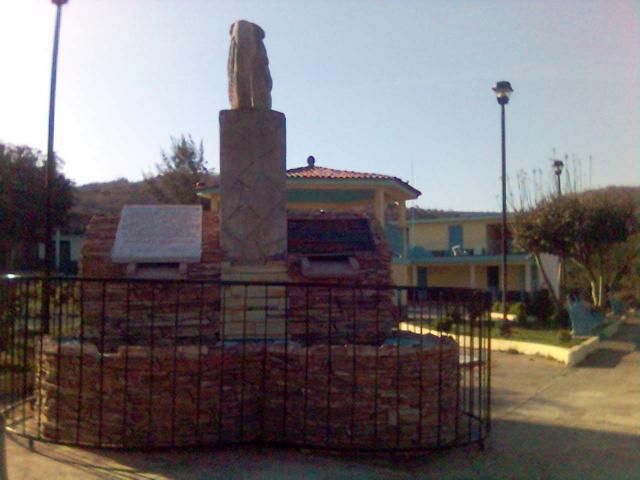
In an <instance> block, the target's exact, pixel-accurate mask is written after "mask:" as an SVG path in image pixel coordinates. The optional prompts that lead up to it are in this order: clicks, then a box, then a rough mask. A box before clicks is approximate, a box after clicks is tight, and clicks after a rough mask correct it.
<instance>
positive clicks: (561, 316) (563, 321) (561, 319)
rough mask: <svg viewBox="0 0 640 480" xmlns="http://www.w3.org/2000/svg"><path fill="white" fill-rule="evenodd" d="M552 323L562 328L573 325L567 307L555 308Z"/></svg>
mask: <svg viewBox="0 0 640 480" xmlns="http://www.w3.org/2000/svg"><path fill="white" fill-rule="evenodd" d="M552 323H553V324H554V325H557V326H559V327H560V328H569V327H570V326H571V319H570V318H569V312H567V309H566V308H561V309H560V310H558V309H557V308H556V309H554V312H553V317H552Z"/></svg>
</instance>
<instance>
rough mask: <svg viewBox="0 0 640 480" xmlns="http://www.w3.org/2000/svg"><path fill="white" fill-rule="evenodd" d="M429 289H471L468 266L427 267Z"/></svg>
mask: <svg viewBox="0 0 640 480" xmlns="http://www.w3.org/2000/svg"><path fill="white" fill-rule="evenodd" d="M428 287H455V288H469V267H468V266H466V265H465V266H458V265H456V266H441V265H437V266H429V267H427V288H428Z"/></svg>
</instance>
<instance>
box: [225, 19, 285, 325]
mask: <svg viewBox="0 0 640 480" xmlns="http://www.w3.org/2000/svg"><path fill="white" fill-rule="evenodd" d="M230 34H231V48H230V52H229V63H228V67H229V72H228V73H229V100H230V103H231V109H230V110H223V111H221V112H220V196H221V202H220V247H221V252H222V265H221V273H222V280H227V281H247V282H250V281H255V282H282V281H287V280H288V275H287V265H286V255H287V214H286V134H285V116H284V114H282V113H280V112H276V111H273V110H271V87H272V82H271V75H270V74H269V66H268V63H269V62H268V59H267V53H266V49H265V47H264V44H263V43H262V39H263V38H264V31H263V30H262V29H261V28H260V27H259V26H257V25H255V24H253V23H250V22H247V21H245V20H240V21H238V22H235V23H234V24H233V25H232V26H231V30H230ZM250 290H251V289H250ZM258 290H259V292H258ZM280 290H282V292H280ZM248 295H249V297H251V296H252V293H251V292H249V294H248ZM283 296H284V288H281V289H280V288H278V287H270V288H269V297H270V299H269V302H270V303H269V304H270V305H272V306H273V311H272V312H269V320H270V322H271V325H272V326H270V327H269V336H278V333H277V332H278V329H279V328H280V325H279V323H278V322H277V321H274V320H277V318H278V317H280V316H281V315H283V314H284V307H282V306H281V304H284V299H283V298H282V301H280V300H279V299H280V298H281V297H283ZM255 297H256V302H260V305H261V308H262V307H263V305H264V287H259V288H258V287H256V293H255ZM272 298H275V301H272ZM245 302H247V298H245V290H244V287H237V288H234V287H227V288H225V289H223V298H222V303H223V305H224V307H223V308H224V310H223V315H224V318H225V325H226V333H225V336H229V337H233V336H235V335H238V334H239V333H240V332H239V331H236V330H237V328H242V329H244V330H243V333H246V335H247V336H252V335H256V336H261V335H262V334H263V333H264V327H260V325H262V324H266V322H264V321H263V319H259V320H258V319H256V321H255V322H252V321H251V320H250V319H249V320H247V313H245V310H248V312H249V318H251V315H250V311H251V305H247V306H245V305H244V303H245ZM281 307H282V308H281ZM281 310H282V311H281ZM235 320H237V321H238V322H245V323H243V325H240V324H237V325H236V327H237V328H236V327H234V324H235ZM246 322H249V323H246ZM282 323H283V322H282ZM261 328H262V330H260V329H261Z"/></svg>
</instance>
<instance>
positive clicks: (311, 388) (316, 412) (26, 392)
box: [0, 277, 491, 451]
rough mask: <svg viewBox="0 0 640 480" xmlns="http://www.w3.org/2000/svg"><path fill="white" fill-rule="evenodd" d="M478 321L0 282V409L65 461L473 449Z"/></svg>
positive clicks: (322, 304)
mask: <svg viewBox="0 0 640 480" xmlns="http://www.w3.org/2000/svg"><path fill="white" fill-rule="evenodd" d="M45 288H48V289H49V294H50V295H49V296H50V303H49V308H48V315H49V318H48V319H46V318H43V312H45V313H46V311H47V309H46V308H43V298H44V297H45V296H44V295H43V291H44V289H45ZM489 309H490V298H489V297H488V295H487V294H486V293H481V292H476V291H471V290H464V289H461V290H452V289H448V290H447V291H446V292H444V291H442V292H437V291H429V292H428V294H427V295H421V296H420V297H419V299H416V296H415V295H412V294H411V290H410V289H409V288H403V287H393V286H377V285H374V286H370V285H328V284H285V283H282V284H280V283H239V282H220V281H215V282H214V281H174V280H171V281H169V280H134V279H88V278H52V279H50V280H44V279H42V278H37V277H12V278H10V277H3V278H1V279H0V405H1V407H2V413H3V414H4V415H5V416H6V418H7V425H8V426H7V428H8V429H10V430H11V431H13V432H15V433H17V434H19V435H23V436H25V437H27V438H29V439H32V440H39V441H54V442H59V443H66V444H72V445H88V446H100V447H116V448H127V447H128V448H157V447H180V446H193V445H227V444H237V443H241V444H242V443H259V444H270V445H292V446H302V447H308V448H316V447H317V448H323V449H329V450H360V451H416V450H424V449H429V448H436V447H445V446H452V445H462V444H469V443H474V442H480V443H482V442H483V440H484V439H485V438H486V436H487V434H488V432H489V430H490V412H491V399H490V378H491V367H490V336H489V333H490V328H489V326H490V321H489Z"/></svg>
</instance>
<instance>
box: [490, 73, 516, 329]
mask: <svg viewBox="0 0 640 480" xmlns="http://www.w3.org/2000/svg"><path fill="white" fill-rule="evenodd" d="M493 91H494V92H495V94H496V98H497V100H498V103H499V104H500V110H501V120H502V123H501V126H502V320H503V321H504V322H506V321H507V156H506V142H505V122H504V106H505V105H506V104H507V103H509V96H510V95H511V93H512V92H513V88H511V84H510V83H509V82H505V81H501V82H497V83H496V84H495V85H494V87H493ZM505 325H506V324H505Z"/></svg>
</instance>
